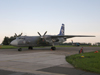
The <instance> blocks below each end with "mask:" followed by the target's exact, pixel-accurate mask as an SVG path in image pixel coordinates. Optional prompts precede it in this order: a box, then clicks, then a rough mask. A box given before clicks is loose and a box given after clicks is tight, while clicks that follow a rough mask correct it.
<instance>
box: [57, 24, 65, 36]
mask: <svg viewBox="0 0 100 75" xmlns="http://www.w3.org/2000/svg"><path fill="white" fill-rule="evenodd" d="M64 34H65V27H64V24H62V26H61V29H60V33H59V34H58V35H64Z"/></svg>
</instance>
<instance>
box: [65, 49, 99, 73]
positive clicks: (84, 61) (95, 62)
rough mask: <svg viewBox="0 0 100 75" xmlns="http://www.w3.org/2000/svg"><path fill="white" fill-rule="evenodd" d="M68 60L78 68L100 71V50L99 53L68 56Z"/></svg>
mask: <svg viewBox="0 0 100 75" xmlns="http://www.w3.org/2000/svg"><path fill="white" fill-rule="evenodd" d="M82 55H84V58H82V57H81V56H82ZM66 61H67V62H69V63H71V64H72V65H73V66H74V67H76V68H79V69H82V70H85V71H91V72H95V73H100V51H99V52H98V53H94V52H89V53H83V54H75V55H71V56H67V57H66Z"/></svg>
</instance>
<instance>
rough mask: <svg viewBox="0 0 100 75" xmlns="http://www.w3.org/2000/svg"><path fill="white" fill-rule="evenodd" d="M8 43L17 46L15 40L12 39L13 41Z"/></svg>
mask: <svg viewBox="0 0 100 75" xmlns="http://www.w3.org/2000/svg"><path fill="white" fill-rule="evenodd" d="M10 45H13V46H17V45H18V42H17V40H13V41H12V42H11V43H10Z"/></svg>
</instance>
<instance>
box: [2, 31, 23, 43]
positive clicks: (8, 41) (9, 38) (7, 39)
mask: <svg viewBox="0 0 100 75" xmlns="http://www.w3.org/2000/svg"><path fill="white" fill-rule="evenodd" d="M21 35H22V33H21V34H19V35H17V34H16V33H15V35H14V36H11V37H7V36H5V37H4V39H3V41H2V44H3V45H9V44H10V43H11V41H13V40H14V39H16V37H19V36H21Z"/></svg>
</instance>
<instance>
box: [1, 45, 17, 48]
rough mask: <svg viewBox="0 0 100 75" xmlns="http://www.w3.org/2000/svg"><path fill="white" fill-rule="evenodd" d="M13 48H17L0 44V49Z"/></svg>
mask: <svg viewBox="0 0 100 75" xmlns="http://www.w3.org/2000/svg"><path fill="white" fill-rule="evenodd" d="M14 48H17V47H15V46H10V45H2V46H0V49H14Z"/></svg>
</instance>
